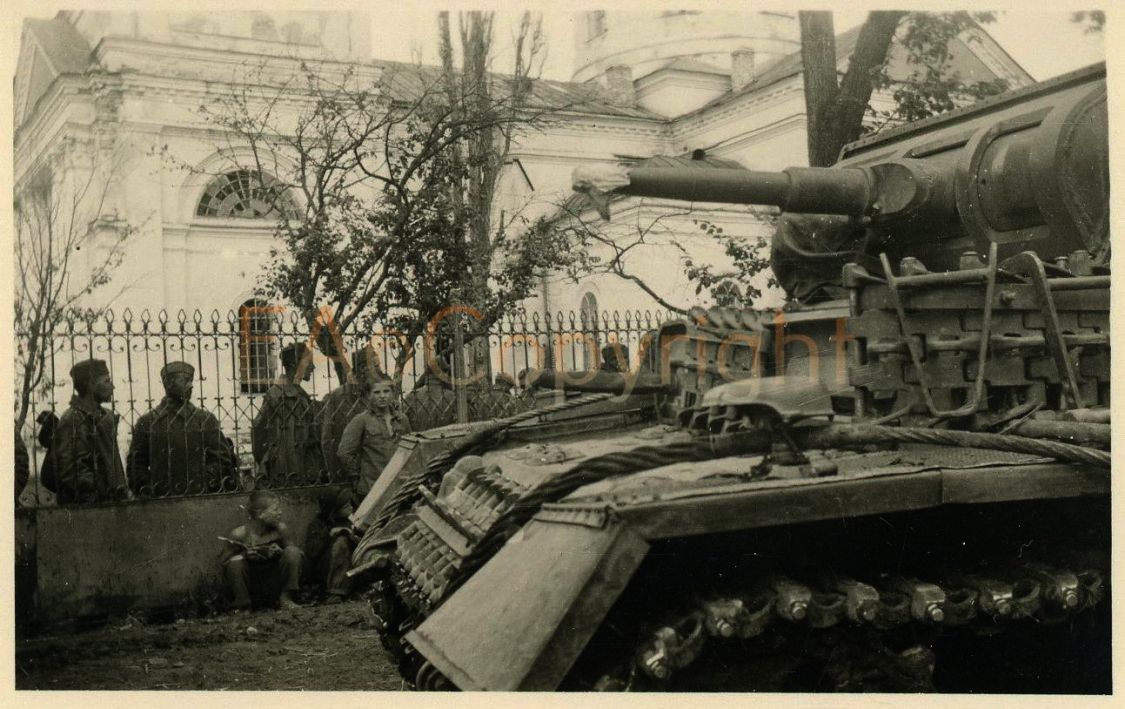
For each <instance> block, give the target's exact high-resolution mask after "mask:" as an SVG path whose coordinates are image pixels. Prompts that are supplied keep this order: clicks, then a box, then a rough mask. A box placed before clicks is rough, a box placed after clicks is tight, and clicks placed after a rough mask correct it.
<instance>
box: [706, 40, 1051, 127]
mask: <svg viewBox="0 0 1125 709" xmlns="http://www.w3.org/2000/svg"><path fill="white" fill-rule="evenodd" d="M861 29H863V25H857V26H855V27H852V28H851V29H849V30H847V31H846V32H842V33H840V34H838V35H836V64H837V66H840V65H841V64H843V63H844V62H845V61H847V59H848V58H849V57H851V55H852V52H854V51H855V47H856V43H857V42H858V41H859V33H860V30H861ZM977 29H978V31H979V38H980V39H981V41H984V42H987V43H988V44H989V45H991V47H992V49H993V50H994V51H995V52H997V53H998V54H1000V55H1003V58H1004V60H1005V61H1006V62H1007V63H1008V64H1009V65H1010V68H1011V70H1012V71H1013V72H1014V73H1015V74H1016V75H1018V76H1019V77H1020V79H1022V80H1024V81H1027V82H1031V81H1034V79H1033V78H1032V76H1031V75H1030V74H1028V73H1027V71H1025V70H1024V69H1023V68H1022V67H1020V66H1019V64H1017V63H1016V61H1015V60H1014V59H1012V57H1011V56H1010V55H1009V54H1008V53H1007V52H1006V51H1005V50H1004V49H1003V47H1001V46H1000V45H999V44H997V43H996V42H995V40H993V39H992V37H991V36H990V35H989V34H988V32H986V31H985V30H984V29H983V28H980V27H978V28H977ZM896 46H897V45H892V47H891V50H890V51H891V52H892V62H893V60H894V57H893V52H895V47H896ZM970 54H971V51H970ZM803 69H804V65H803V63H802V60H801V52H800V50H797V51H796V52H793V53H792V54H788V55H786V56H784V57H782V58H780V59H778V60H777V61H775V62H774V63H772V64H769V65H767V66H766V67H765V68H764V69H763V71H762V72H761V73H760V74H758V75H757V76H756V77H754V80H753V81H751V82H749V83H748V84H746V85H745V86H742V87H740V88H738V89H736V90H734V91H730V92H728V93H725V94H723V95H722V96H717V97H715V98H714V99H712V100H711V101H710V102H708V103H706V104H704V105H703V106H701V107H700V108H698V109H696V110H695V111H692V112H691V113H692V114H698V113H703V112H706V111H709V110H711V109H712V108H715V107H716V106H721V105H723V104H725V103H728V102H730V101H732V100H734V99H735V98H737V97H739V96H744V95H746V94H750V93H754V92H755V91H758V90H760V89H763V88H765V87H767V86H770V85H772V84H776V83H778V82H779V81H782V80H784V79H788V78H791V77H794V76H797V75H798V74H800V73H801V72H802V71H803ZM899 73H900V74H901V73H902V72H899ZM906 75H908V72H907V73H906V74H904V75H903V76H902V77H896V78H905V76H906ZM993 76H994V75H990V76H988V77H977V78H993ZM1019 85H1020V84H1017V86H1016V87H1018V86H1019ZM1016 87H1013V88H1016Z"/></svg>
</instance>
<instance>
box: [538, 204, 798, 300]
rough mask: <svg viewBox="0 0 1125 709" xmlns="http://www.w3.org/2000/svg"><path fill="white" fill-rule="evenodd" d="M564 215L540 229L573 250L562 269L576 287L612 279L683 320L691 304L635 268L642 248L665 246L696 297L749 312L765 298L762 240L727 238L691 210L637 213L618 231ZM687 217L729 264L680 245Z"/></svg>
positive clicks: (769, 217)
mask: <svg viewBox="0 0 1125 709" xmlns="http://www.w3.org/2000/svg"><path fill="white" fill-rule="evenodd" d="M754 211H755V215H756V217H757V218H758V219H759V220H760V221H762V222H763V223H766V224H770V223H773V222H774V221H775V220H776V215H774V214H772V213H769V212H767V211H766V210H754ZM563 214H564V215H565V216H563V217H561V218H559V219H556V220H555V221H552V222H543V223H542V224H541V225H540V226H539V228H541V229H549V230H553V231H555V232H556V233H558V234H560V235H562V237H563V238H565V239H566V240H568V242H569V244H570V246H571V248H569V249H568V250H567V251H566V253H565V259H564V261H563V262H562V264H561V266H562V267H563V270H564V272H565V273H566V274H567V276H569V277H570V278H571V279H572V280H574V281H575V282H577V281H579V280H581V279H582V278H584V277H587V276H590V275H599V274H605V275H612V276H616V277H617V278H620V279H622V280H625V281H628V282H630V283H632V284H633V285H635V286H636V287H637V288H639V289H641V291H643V292H644V293H645V294H646V295H648V296H649V297H650V298H652V299H653V300H654V301H656V303H658V304H659V305H660V307H662V308H665V309H667V310H669V311H672V312H676V313H680V314H682V315H687V314H688V312H689V309H690V307H691V306H692V304H690V303H687V304H685V303H675V302H672V301H671V300H669V299H668V298H667V297H666V296H665V295H664V294H662V293H661V292H660V290H658V288H657V285H656V284H654V283H653V282H652V278H651V277H645V276H643V275H641V273H639V272H638V271H637V270H636V269H635V265H636V263H637V261H636V259H637V252H639V251H641V250H643V249H645V248H646V247H654V246H664V247H667V248H671V249H673V250H674V251H675V252H676V253H677V255H678V258H679V261H680V265H681V266H682V267H683V269H684V273H685V275H686V276H687V279H688V282H689V283H691V284H692V285H693V286H694V289H695V294H696V295H702V294H703V293H704V292H705V291H706V293H707V295H708V296H709V297H710V298H711V299H712V300H713V301H714V302H715V303H717V304H718V305H732V306H740V307H751V306H752V305H753V304H754V302H755V301H756V300H758V299H759V298H761V297H762V296H763V295H764V291H763V290H762V284H761V279H760V278H759V274H760V273H762V272H764V271H766V270H767V269H768V268H769V259H768V243H767V242H766V239H765V238H764V237H761V236H748V235H745V234H731V233H728V232H727V231H726V230H725V229H723V228H722V227H721V226H718V225H717V224H715V223H714V222H713V221H711V220H708V219H701V218H698V217H697V215H696V212H695V211H694V209H692V208H690V207H689V208H685V209H682V210H678V211H666V212H663V213H661V214H658V215H655V216H643V212H642V210H638V212H637V215H636V218H635V219H634V220H633V221H632V223H630V224H629V225H628V226H617V227H607V226H606V224H605V222H600V221H598V222H591V221H589V220H586V219H584V218H583V216H582V214H581V213H580V212H579V211H578V210H574V209H569V208H567V207H565V206H564V207H563ZM688 218H690V219H691V222H692V224H693V225H694V226H695V227H696V228H698V229H699V230H700V231H701V232H702V236H704V237H706V238H707V239H709V240H712V241H715V242H717V243H719V244H720V245H721V246H722V248H723V253H724V255H725V257H726V259H727V260H728V262H729V265H727V266H720V265H718V264H715V263H710V262H708V261H705V260H703V261H701V260H700V259H699V255H698V249H697V248H693V247H691V245H687V244H685V243H684V241H683V238H684V233H683V225H682V223H681V224H677V223H676V222H682V221H683V220H684V219H688ZM650 258H651V257H650ZM775 285H776V282H775V281H774V279H773V278H772V277H768V278H767V279H766V283H765V286H766V287H767V288H770V287H773V286H775Z"/></svg>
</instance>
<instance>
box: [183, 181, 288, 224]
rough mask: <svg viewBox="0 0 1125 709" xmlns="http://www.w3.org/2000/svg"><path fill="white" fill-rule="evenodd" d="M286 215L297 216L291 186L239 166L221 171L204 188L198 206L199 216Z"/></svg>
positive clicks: (258, 217)
mask: <svg viewBox="0 0 1125 709" xmlns="http://www.w3.org/2000/svg"><path fill="white" fill-rule="evenodd" d="M279 213H280V214H284V215H285V218H286V219H295V218H296V217H297V207H296V205H295V204H294V203H293V198H292V197H291V196H290V195H289V192H288V190H287V189H286V188H285V186H284V185H282V184H281V183H280V182H278V181H277V180H275V179H274V178H272V177H270V176H268V175H262V174H261V173H260V172H254V171H252V170H235V171H233V172H228V173H226V174H225V175H219V176H218V177H216V178H215V179H213V180H211V182H210V183H209V184H208V185H207V189H205V190H203V196H202V197H200V199H199V204H198V205H197V206H196V208H195V216H197V217H220V218H223V219H276V218H277V216H278V214H279Z"/></svg>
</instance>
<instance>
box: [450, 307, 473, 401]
mask: <svg viewBox="0 0 1125 709" xmlns="http://www.w3.org/2000/svg"><path fill="white" fill-rule="evenodd" d="M454 317H455V318H456V319H455V320H454V321H453V385H454V386H453V391H454V393H456V394H457V423H468V422H469V389H468V385H467V380H468V376H467V375H466V373H465V331H464V330H463V329H462V327H461V318H462V317H463V315H462V314H461V313H456V314H455V315H454Z"/></svg>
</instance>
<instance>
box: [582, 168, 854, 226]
mask: <svg viewBox="0 0 1125 709" xmlns="http://www.w3.org/2000/svg"><path fill="white" fill-rule="evenodd" d="M573 186H574V190H575V191H576V192H583V193H585V194H587V195H588V196H589V197H590V198H591V199H592V200H593V202H594V204H595V206H596V207H597V208H598V211H599V212H600V213H602V216H603V217H604V218H608V216H607V214H606V211H607V210H606V209H605V196H604V195H606V194H607V193H610V192H612V193H614V194H620V195H634V196H638V197H660V198H667V199H680V200H687V201H692V202H721V203H728V204H757V205H763V206H765V205H771V206H774V207H778V208H780V209H782V210H784V211H787V212H814V213H817V214H839V215H852V216H861V215H864V214H867V213H869V212H870V211H871V210H872V208H873V207H874V206H875V199H874V189H873V184H872V181H871V178H870V175H869V174H868V173H867V171H865V170H863V169H861V168H848V169H839V168H836V169H832V168H823V167H821V168H817V167H790V168H787V169H785V170H782V171H780V172H765V171H759V170H742V169H737V168H712V169H707V170H692V169H679V170H676V169H672V170H670V169H668V168H653V167H648V168H646V167H636V168H632V169H628V168H620V167H616V166H605V165H597V166H584V167H579V168H576V169H575V170H574V175H573Z"/></svg>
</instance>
